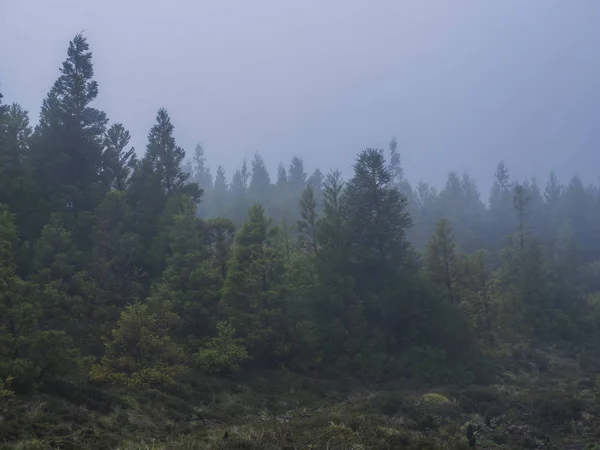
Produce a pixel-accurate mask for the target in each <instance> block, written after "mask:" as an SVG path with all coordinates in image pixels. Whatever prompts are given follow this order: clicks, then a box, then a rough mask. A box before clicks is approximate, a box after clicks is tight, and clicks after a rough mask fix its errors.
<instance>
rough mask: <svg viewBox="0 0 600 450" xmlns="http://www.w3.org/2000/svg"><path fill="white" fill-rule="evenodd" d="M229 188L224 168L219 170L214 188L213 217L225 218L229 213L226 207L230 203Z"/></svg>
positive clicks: (220, 167)
mask: <svg viewBox="0 0 600 450" xmlns="http://www.w3.org/2000/svg"><path fill="white" fill-rule="evenodd" d="M228 189H229V188H228V186H227V178H226V177H225V169H223V167H222V166H219V167H218V168H217V176H216V177H215V185H214V188H213V215H214V216H217V217H222V216H225V214H226V213H227V212H228V211H227V208H226V205H227V202H228Z"/></svg>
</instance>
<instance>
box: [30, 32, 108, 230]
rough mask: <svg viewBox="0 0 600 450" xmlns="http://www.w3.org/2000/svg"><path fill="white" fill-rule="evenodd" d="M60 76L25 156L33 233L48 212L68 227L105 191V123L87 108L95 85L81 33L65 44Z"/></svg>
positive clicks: (44, 222)
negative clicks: (103, 164) (27, 163)
mask: <svg viewBox="0 0 600 450" xmlns="http://www.w3.org/2000/svg"><path fill="white" fill-rule="evenodd" d="M60 72H61V75H60V76H59V77H58V79H57V80H56V82H55V83H54V86H53V87H52V89H51V90H50V92H49V94H48V96H47V97H46V99H45V100H44V103H43V106H42V110H41V114H40V122H39V124H38V126H37V127H36V130H35V133H34V136H33V141H32V146H31V152H30V155H31V158H30V167H31V177H32V178H31V189H33V191H32V192H31V194H30V195H32V196H33V197H34V198H35V199H36V200H37V201H36V202H35V204H32V207H33V208H34V210H33V211H31V215H32V222H31V224H30V225H31V227H32V228H37V230H38V231H39V230H40V229H41V228H42V226H43V225H45V224H46V223H47V222H48V220H49V217H50V215H51V214H52V213H54V212H56V213H58V214H60V215H61V217H62V218H63V220H66V221H67V222H68V223H73V221H74V220H75V217H74V216H75V215H76V214H77V213H79V212H81V211H91V210H93V209H94V208H95V207H96V205H97V204H98V203H99V202H100V200H101V198H102V196H103V194H104V192H105V190H106V186H105V185H103V183H102V178H101V166H102V140H103V136H104V130H105V127H106V123H107V121H108V119H107V118H106V115H105V114H104V113H103V112H102V111H99V110H98V109H96V108H94V107H92V106H91V103H92V102H93V101H94V100H95V99H96V97H97V96H98V83H97V82H96V81H95V80H94V79H93V76H94V68H93V64H92V53H91V52H90V51H89V45H88V43H87V41H86V38H85V37H84V36H83V35H81V34H78V35H76V36H75V37H74V38H73V40H72V41H71V42H70V43H69V48H68V51H67V59H66V60H65V61H64V62H63V64H62V67H61V69H60ZM32 232H35V231H34V230H32ZM85 233H86V232H83V236H84V235H85ZM87 233H88V234H89V230H87Z"/></svg>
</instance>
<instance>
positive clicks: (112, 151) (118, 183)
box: [102, 123, 135, 191]
mask: <svg viewBox="0 0 600 450" xmlns="http://www.w3.org/2000/svg"><path fill="white" fill-rule="evenodd" d="M130 139H131V135H130V134H129V131H127V130H126V129H125V127H124V126H123V124H120V123H115V124H113V125H112V126H111V127H110V128H109V129H108V130H107V131H106V134H105V135H104V151H103V153H102V159H103V163H102V167H103V169H102V173H103V176H104V182H105V183H106V184H107V185H108V186H110V187H111V188H112V189H118V190H120V191H124V190H125V189H126V188H127V182H128V180H129V175H130V172H131V169H132V164H133V163H134V161H135V160H134V158H135V149H134V148H133V147H130V148H126V147H127V145H128V144H129V140H130Z"/></svg>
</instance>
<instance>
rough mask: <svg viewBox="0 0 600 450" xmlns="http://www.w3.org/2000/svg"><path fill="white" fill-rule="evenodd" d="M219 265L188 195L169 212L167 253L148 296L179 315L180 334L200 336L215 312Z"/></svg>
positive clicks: (206, 329) (219, 284)
mask: <svg viewBox="0 0 600 450" xmlns="http://www.w3.org/2000/svg"><path fill="white" fill-rule="evenodd" d="M218 269H219V267H218V266H217V264H216V263H215V261H213V260H212V258H211V255H210V253H209V252H208V248H207V247H206V244H205V242H204V226H203V222H202V221H201V219H199V218H198V217H196V214H195V207H194V204H193V202H192V201H191V199H188V200H187V202H185V203H184V204H183V208H182V211H181V212H180V213H178V214H176V215H174V216H173V224H172V225H171V226H170V227H169V235H168V256H167V259H166V267H165V270H164V271H163V273H162V275H161V277H160V279H159V280H158V281H157V283H156V284H155V285H154V286H153V289H152V293H151V296H152V297H153V298H157V299H160V300H161V301H165V300H166V301H168V302H169V303H170V304H171V305H172V307H173V311H174V312H175V313H177V314H178V315H179V316H180V317H181V318H182V324H181V325H182V333H183V335H184V336H187V335H195V336H197V337H201V336H204V335H205V334H207V331H208V330H210V327H211V326H214V323H213V322H212V318H213V317H215V316H216V315H217V308H216V307H217V302H218V293H219V290H220V288H221V286H222V278H221V274H220V272H219V270H218Z"/></svg>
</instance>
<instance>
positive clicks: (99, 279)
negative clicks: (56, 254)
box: [90, 190, 144, 335]
mask: <svg viewBox="0 0 600 450" xmlns="http://www.w3.org/2000/svg"><path fill="white" fill-rule="evenodd" d="M94 218H95V223H94V229H93V235H92V242H93V250H92V263H91V268H90V274H91V276H92V278H93V280H94V285H95V292H94V297H95V302H94V305H93V306H94V311H93V313H92V316H93V324H94V327H97V329H98V332H99V333H100V334H101V335H102V334H104V335H105V334H106V333H108V331H110V330H109V329H107V327H112V326H113V324H114V323H115V322H116V320H117V319H118V318H119V313H120V311H122V310H123V308H124V307H125V306H126V305H128V304H130V303H132V302H133V301H135V300H136V299H139V298H140V297H141V296H142V292H143V290H142V287H143V276H144V274H143V272H142V270H141V268H140V267H139V264H140V261H141V258H142V254H143V253H142V239H141V237H140V236H139V235H138V234H137V233H136V232H135V231H134V230H135V222H134V212H133V210H132V209H131V207H130V205H129V204H128V202H127V194H126V193H125V192H123V191H118V190H116V191H112V192H109V193H108V194H107V195H106V197H105V198H104V200H103V201H102V203H100V205H98V207H97V208H96V211H95V213H94Z"/></svg>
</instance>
